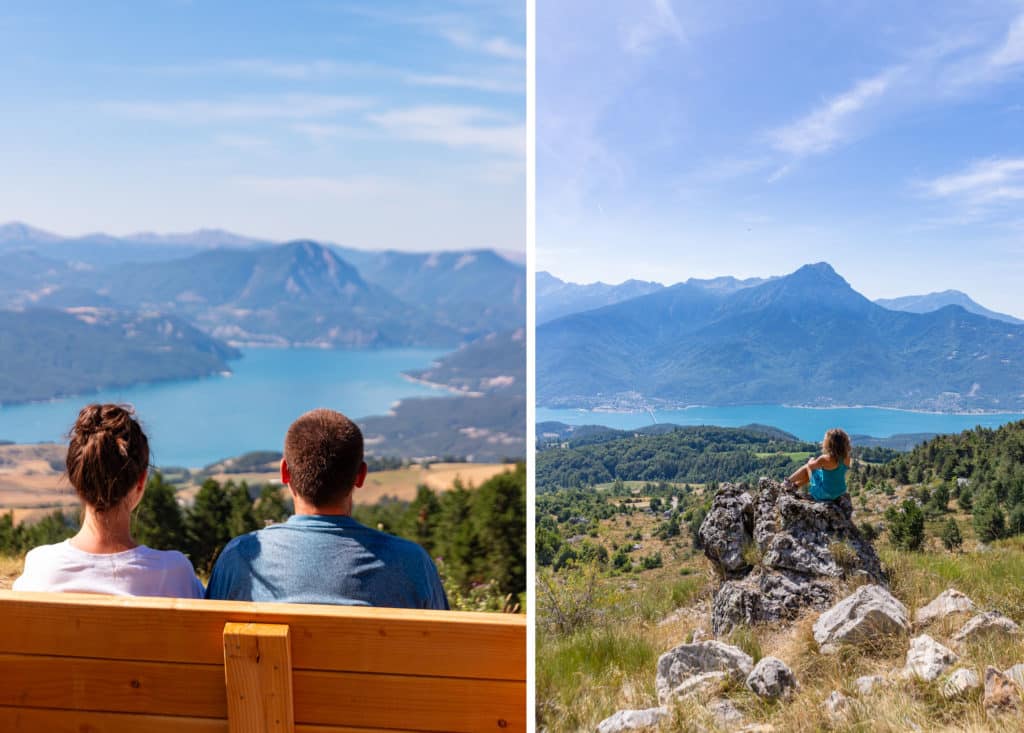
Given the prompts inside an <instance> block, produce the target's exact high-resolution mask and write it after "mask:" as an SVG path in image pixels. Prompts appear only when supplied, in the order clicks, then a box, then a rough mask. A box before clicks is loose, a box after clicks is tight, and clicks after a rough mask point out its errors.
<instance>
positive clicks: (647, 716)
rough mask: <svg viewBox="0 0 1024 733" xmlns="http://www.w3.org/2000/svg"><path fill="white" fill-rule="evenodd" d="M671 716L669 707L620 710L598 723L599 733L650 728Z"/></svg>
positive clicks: (623, 732) (616, 732)
mask: <svg viewBox="0 0 1024 733" xmlns="http://www.w3.org/2000/svg"><path fill="white" fill-rule="evenodd" d="M668 717H669V709H668V708H648V709H646V710H620V711H618V712H617V713H615V714H614V715H612V716H611V717H609V718H605V719H604V720H602V721H601V722H600V723H598V724H597V733H625V732H626V731H633V730H650V729H653V728H655V727H657V726H658V724H659V723H661V721H663V720H665V719H666V718H668Z"/></svg>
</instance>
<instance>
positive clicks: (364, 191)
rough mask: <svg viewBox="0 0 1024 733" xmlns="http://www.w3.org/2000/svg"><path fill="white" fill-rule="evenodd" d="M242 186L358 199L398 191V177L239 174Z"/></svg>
mask: <svg viewBox="0 0 1024 733" xmlns="http://www.w3.org/2000/svg"><path fill="white" fill-rule="evenodd" d="M234 182H235V183H236V184H238V185H240V186H243V187H245V188H248V189H251V190H253V191H257V192H260V193H264V194H272V195H275V196H287V197H291V198H301V199H307V198H330V199H355V198H365V197H368V196H378V195H381V194H385V193H389V192H394V191H395V190H396V188H397V187H398V186H397V184H396V183H395V182H394V181H389V180H388V179H385V178H378V177H373V176H353V177H326V176H244V177H239V178H235V179H234Z"/></svg>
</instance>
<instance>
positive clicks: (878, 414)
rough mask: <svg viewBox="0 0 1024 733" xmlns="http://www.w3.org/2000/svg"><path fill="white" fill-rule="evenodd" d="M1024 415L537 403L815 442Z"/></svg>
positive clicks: (568, 412) (571, 418) (614, 419)
mask: <svg viewBox="0 0 1024 733" xmlns="http://www.w3.org/2000/svg"><path fill="white" fill-rule="evenodd" d="M1020 419H1024V414H1020V413H1000V414H989V415H944V414H933V413H925V412H907V411H904V410H886V409H882V408H877V407H843V408H834V409H809V408H803V407H783V406H781V405H751V406H743V407H690V408H687V409H684V410H666V411H664V412H654V413H653V415H652V414H651V413H649V412H591V411H588V410H572V409H552V408H543V407H538V408H537V422H543V421H546V420H554V421H557V422H563V423H566V424H568V425H605V426H607V427H611V428H619V429H623V430H632V429H635V428H640V427H644V426H646V425H652V424H653V423H654V422H659V423H675V424H677V425H718V426H721V427H727V428H728V427H733V428H734V427H740V426H742V425H750V424H751V423H759V424H761V425H771V426H772V427H776V428H779V429H781V430H785V431H786V432H788V433H792V434H793V435H796V436H797V437H798V438H800V439H802V440H808V441H813V442H817V441H819V440H821V438H822V436H823V435H824V434H825V431H826V430H828V429H829V428H832V427H841V428H843V429H844V430H846V432H848V433H850V434H851V435H871V436H874V437H876V438H888V437H889V436H892V435H896V434H899V433H958V432H960V431H961V430H968V429H970V428H973V427H975V426H978V425H981V426H984V427H989V428H995V427H998V426H1000V425H1003V424H1004V423H1008V422H1012V421H1014V420H1020Z"/></svg>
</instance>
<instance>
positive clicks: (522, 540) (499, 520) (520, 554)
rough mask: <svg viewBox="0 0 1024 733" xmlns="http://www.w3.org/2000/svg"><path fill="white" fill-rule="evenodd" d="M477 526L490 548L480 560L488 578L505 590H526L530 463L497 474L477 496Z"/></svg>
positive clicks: (483, 544) (474, 511)
mask: <svg viewBox="0 0 1024 733" xmlns="http://www.w3.org/2000/svg"><path fill="white" fill-rule="evenodd" d="M472 514H473V528H474V532H475V534H476V536H477V541H478V542H479V544H480V546H481V547H484V548H486V554H485V556H484V558H482V562H481V563H479V567H480V570H482V571H483V572H484V574H485V575H486V578H485V580H494V581H497V583H498V587H499V588H500V589H501V592H502V593H522V592H524V591H525V590H526V466H525V465H524V464H522V463H520V464H519V465H518V466H517V467H516V470H515V471H513V472H510V473H502V474H499V475H497V476H494V477H492V478H490V479H488V480H487V481H485V482H484V483H483V484H481V485H480V488H478V489H477V490H476V492H475V494H474V495H473V503H472Z"/></svg>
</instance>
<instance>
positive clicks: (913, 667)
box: [904, 634, 960, 682]
mask: <svg viewBox="0 0 1024 733" xmlns="http://www.w3.org/2000/svg"><path fill="white" fill-rule="evenodd" d="M959 659H960V658H959V657H958V656H957V655H956V654H954V653H953V651H952V650H951V649H947V648H946V647H944V646H943V645H942V644H940V643H939V642H937V641H935V639H933V638H932V637H930V636H928V634H921V635H920V636H915V637H914V638H913V639H911V640H910V649H909V650H908V651H907V665H906V667H905V668H904V671H905V672H906V674H907V675H908V676H916V677H920V678H921V679H923V680H924V681H926V682H931V681H932V680H936V679H938V678H939V677H941V676H942V674H943V673H944V672H945V671H946V670H947V669H949V668H950V667H952V666H953V665H954V664H956V663H957V662H958V661H959Z"/></svg>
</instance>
